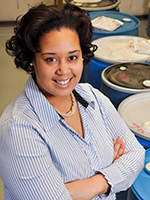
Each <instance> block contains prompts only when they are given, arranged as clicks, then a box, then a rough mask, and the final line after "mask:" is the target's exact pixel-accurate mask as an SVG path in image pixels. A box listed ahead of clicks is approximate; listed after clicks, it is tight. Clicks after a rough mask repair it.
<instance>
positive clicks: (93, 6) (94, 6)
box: [64, 0, 121, 11]
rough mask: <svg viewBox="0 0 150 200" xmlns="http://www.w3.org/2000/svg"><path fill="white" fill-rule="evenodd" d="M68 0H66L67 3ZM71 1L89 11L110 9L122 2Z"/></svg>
mask: <svg viewBox="0 0 150 200" xmlns="http://www.w3.org/2000/svg"><path fill="white" fill-rule="evenodd" d="M67 2H68V0H64V3H67ZM69 2H70V3H72V4H75V5H77V6H78V5H79V7H80V8H82V9H85V10H87V11H100V10H110V9H113V8H115V7H117V6H118V5H119V4H120V2H121V1H120V0H113V1H112V0H93V1H91V0H89V1H88V0H87V1H86V0H83V1H82V0H69Z"/></svg>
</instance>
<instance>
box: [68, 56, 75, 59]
mask: <svg viewBox="0 0 150 200" xmlns="http://www.w3.org/2000/svg"><path fill="white" fill-rule="evenodd" d="M68 59H69V60H76V59H77V56H70V57H69V58H68Z"/></svg>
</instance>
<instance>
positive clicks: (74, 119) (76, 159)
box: [0, 4, 145, 200]
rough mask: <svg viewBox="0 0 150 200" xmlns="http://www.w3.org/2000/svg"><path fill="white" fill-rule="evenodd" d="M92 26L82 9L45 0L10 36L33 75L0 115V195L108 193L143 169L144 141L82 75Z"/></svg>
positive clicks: (84, 198)
mask: <svg viewBox="0 0 150 200" xmlns="http://www.w3.org/2000/svg"><path fill="white" fill-rule="evenodd" d="M92 30H93V28H92V24H91V21H90V18H89V15H88V13H87V12H86V11H84V10H81V9H80V8H78V7H76V6H74V5H71V4H65V5H63V6H60V7H57V8H56V7H50V6H46V5H44V4H42V5H39V6H37V7H33V8H31V9H30V10H29V11H28V12H27V13H26V14H25V15H24V16H23V17H22V18H21V20H20V21H19V22H18V25H17V27H16V28H15V29H14V31H15V34H14V36H13V37H12V38H11V39H10V40H8V41H7V43H6V49H7V52H8V53H9V54H10V55H11V56H14V61H15V64H16V67H17V68H21V69H23V70H25V71H26V72H28V73H29V74H30V76H29V79H28V80H27V82H26V84H25V88H24V91H23V92H22V93H21V94H20V95H19V96H18V97H16V99H15V100H14V101H13V102H11V103H10V104H9V105H8V107H7V108H6V109H5V111H4V113H3V114H2V117H1V118H0V176H1V177H2V180H3V182H4V199H7V200H10V199H11V200H14V199H47V200H49V199H60V200H61V199H62V200H63V199H66V200H69V199H74V200H79V199H80V200H89V199H94V200H98V199H101V200H104V199H107V200H112V199H115V193H117V192H119V191H121V190H126V189H127V188H128V187H130V185H131V184H132V183H133V182H134V180H135V178H136V177H137V176H138V174H139V172H140V171H141V169H142V167H143V165H144V154H145V151H144V149H143V147H142V146H141V145H140V144H139V143H138V141H137V140H136V138H135V136H134V135H133V133H132V132H131V131H130V130H129V129H128V127H127V126H126V124H125V123H124V121H123V120H122V119H121V118H120V116H119V114H118V112H117V111H116V110H115V108H114V106H113V105H112V104H111V103H110V101H109V99H108V98H106V97H105V96H104V95H103V94H102V93H101V92H100V91H98V90H96V89H94V88H93V87H92V86H91V85H89V84H87V83H85V84H81V83H79V80H80V77H81V74H82V70H83V64H86V63H88V62H89V61H90V60H91V59H92V58H93V56H94V51H95V50H96V48H97V47H96V46H95V45H92V44H91V43H92V37H93V31H92Z"/></svg>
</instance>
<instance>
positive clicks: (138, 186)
mask: <svg viewBox="0 0 150 200" xmlns="http://www.w3.org/2000/svg"><path fill="white" fill-rule="evenodd" d="M149 165H150V149H147V150H146V154H145V164H144V169H143V170H142V171H141V172H140V174H139V175H138V177H137V179H136V180H135V182H134V183H133V185H132V187H131V188H132V192H129V193H128V198H127V200H137V199H138V200H149V199H150V168H149Z"/></svg>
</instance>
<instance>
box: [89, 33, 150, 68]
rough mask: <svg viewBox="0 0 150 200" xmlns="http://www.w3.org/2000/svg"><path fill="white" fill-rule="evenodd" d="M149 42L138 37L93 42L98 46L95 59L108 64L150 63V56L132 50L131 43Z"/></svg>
mask: <svg viewBox="0 0 150 200" xmlns="http://www.w3.org/2000/svg"><path fill="white" fill-rule="evenodd" d="M134 38H135V39H137V38H138V40H139V41H143V40H147V39H146V38H142V37H136V36H127V35H124V36H123V35H122V36H107V37H102V38H99V39H97V40H94V41H93V44H96V45H97V46H98V49H97V50H96V51H95V53H94V55H95V56H94V58H95V59H97V60H99V61H102V62H106V63H112V64H113V63H124V62H149V61H150V55H148V54H139V53H136V52H134V51H133V50H132V48H131V41H132V40H133V39H134Z"/></svg>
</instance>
